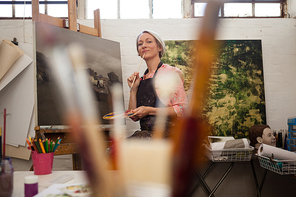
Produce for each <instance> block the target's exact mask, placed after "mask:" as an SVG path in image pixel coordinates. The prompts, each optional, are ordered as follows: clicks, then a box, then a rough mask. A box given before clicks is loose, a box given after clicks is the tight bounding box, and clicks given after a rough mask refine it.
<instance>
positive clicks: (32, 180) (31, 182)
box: [25, 175, 38, 197]
mask: <svg viewBox="0 0 296 197" xmlns="http://www.w3.org/2000/svg"><path fill="white" fill-rule="evenodd" d="M36 194H38V176H35V175H33V176H26V177H25V197H33V196H35V195H36Z"/></svg>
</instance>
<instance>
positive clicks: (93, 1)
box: [86, 0, 190, 19]
mask: <svg viewBox="0 0 296 197" xmlns="http://www.w3.org/2000/svg"><path fill="white" fill-rule="evenodd" d="M86 1H87V3H86V4H87V5H86V12H87V16H86V18H87V19H93V11H94V10H95V9H98V8H99V9H100V15H101V19H149V18H154V19H161V18H182V17H183V13H182V9H183V7H182V5H183V1H189V2H190V0H107V1H106V0H86Z"/></svg>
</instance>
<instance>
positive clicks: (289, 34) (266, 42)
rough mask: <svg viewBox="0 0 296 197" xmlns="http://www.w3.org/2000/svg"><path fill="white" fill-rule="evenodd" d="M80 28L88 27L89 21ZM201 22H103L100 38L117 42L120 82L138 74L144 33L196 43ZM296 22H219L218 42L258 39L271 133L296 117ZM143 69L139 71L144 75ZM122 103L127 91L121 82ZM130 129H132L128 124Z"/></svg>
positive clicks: (174, 20) (277, 20) (283, 127)
mask: <svg viewBox="0 0 296 197" xmlns="http://www.w3.org/2000/svg"><path fill="white" fill-rule="evenodd" d="M80 23H81V24H86V25H89V26H91V25H92V21H88V20H82V21H80ZM200 23H201V19H169V20H165V19H164V20H161V19H160V20H155V19H154V20H149V19H147V20H103V21H102V36H103V37H104V38H106V39H111V40H115V41H118V42H120V44H121V55H122V56H121V57H122V59H121V60H122V70H123V78H124V79H126V78H127V77H128V76H129V75H130V74H131V73H132V72H134V71H135V70H137V67H138V65H139V62H140V58H139V57H138V56H137V53H136V47H135V38H136V36H137V34H138V33H139V32H141V31H142V30H143V29H151V30H154V31H156V32H158V33H159V34H160V35H161V37H162V38H163V39H164V40H192V39H197V38H198V36H197V34H198V31H199V25H200ZM295 24H296V20H295V19H291V18H285V19H222V20H221V23H220V28H219V32H218V36H217V39H221V40H228V39H261V40H262V50H263V66H264V79H265V94H266V113H267V124H269V125H270V126H271V128H272V129H274V130H280V129H286V128H287V118H288V117H291V116H295V115H296V90H294V87H295V85H296V80H294V76H295V74H296V65H295V63H294V62H295V60H296V58H295V54H296V45H295V41H296V34H295V33H296V31H295V29H296V28H295ZM144 69H145V66H142V67H141V72H144ZM124 87H125V96H126V97H125V100H126V105H127V102H128V94H127V91H128V88H127V85H126V82H125V81H124ZM128 124H129V129H131V130H132V129H134V128H135V126H134V125H133V126H132V124H131V121H129V122H128Z"/></svg>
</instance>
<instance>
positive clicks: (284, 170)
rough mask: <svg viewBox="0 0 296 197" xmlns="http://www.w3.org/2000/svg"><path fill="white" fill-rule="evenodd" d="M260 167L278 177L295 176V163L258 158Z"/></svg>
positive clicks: (263, 157)
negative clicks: (276, 174) (278, 175)
mask: <svg viewBox="0 0 296 197" xmlns="http://www.w3.org/2000/svg"><path fill="white" fill-rule="evenodd" d="M258 159H259V163H260V166H261V167H262V168H265V169H267V170H270V171H272V172H275V173H278V174H280V175H287V174H296V161H292V160H282V161H280V160H276V159H270V158H268V157H265V156H258Z"/></svg>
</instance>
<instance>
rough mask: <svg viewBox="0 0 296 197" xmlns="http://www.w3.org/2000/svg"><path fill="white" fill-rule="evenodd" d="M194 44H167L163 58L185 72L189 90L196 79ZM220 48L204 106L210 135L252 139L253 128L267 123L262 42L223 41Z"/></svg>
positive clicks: (190, 42) (168, 42)
mask: <svg viewBox="0 0 296 197" xmlns="http://www.w3.org/2000/svg"><path fill="white" fill-rule="evenodd" d="M194 42H195V41H166V42H165V44H166V50H167V52H166V53H165V55H164V57H163V58H162V61H163V62H164V63H167V64H170V65H171V66H175V67H178V68H179V69H181V70H182V72H183V74H184V78H185V81H184V86H185V90H186V91H188V90H189V88H190V83H191V80H192V77H193V76H192V73H193V65H192V64H193V60H194V57H192V56H191V55H190V54H191V52H192V50H194ZM219 46H220V47H219V51H218V54H219V55H218V58H217V60H216V61H215V62H214V63H213V68H214V69H213V74H212V77H211V84H210V92H209V96H208V100H207V101H206V102H205V106H204V109H205V113H204V116H205V117H206V118H207V119H208V121H209V123H210V124H211V126H212V133H211V134H210V135H218V136H234V137H235V138H242V137H248V135H249V133H248V131H249V127H251V126H252V125H254V124H266V112H265V94H264V78H263V63H262V46H261V40H228V41H219Z"/></svg>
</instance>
